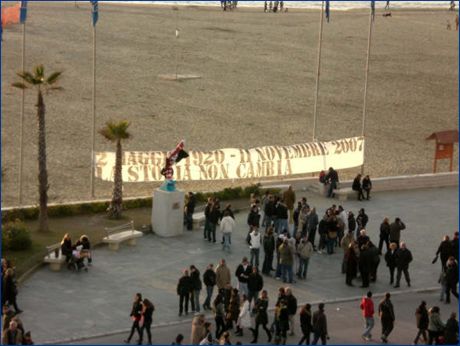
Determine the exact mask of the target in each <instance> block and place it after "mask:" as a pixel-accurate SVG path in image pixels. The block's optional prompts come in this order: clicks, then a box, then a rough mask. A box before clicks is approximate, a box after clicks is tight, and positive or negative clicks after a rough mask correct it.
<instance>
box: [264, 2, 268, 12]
mask: <svg viewBox="0 0 460 346" xmlns="http://www.w3.org/2000/svg"><path fill="white" fill-rule="evenodd" d="M267 11H268V2H267V1H265V2H264V12H267Z"/></svg>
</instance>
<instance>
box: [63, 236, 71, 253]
mask: <svg viewBox="0 0 460 346" xmlns="http://www.w3.org/2000/svg"><path fill="white" fill-rule="evenodd" d="M61 252H62V254H63V255H64V256H72V241H71V240H70V239H69V240H64V242H63V243H62V244H61Z"/></svg>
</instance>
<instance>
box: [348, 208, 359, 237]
mask: <svg viewBox="0 0 460 346" xmlns="http://www.w3.org/2000/svg"><path fill="white" fill-rule="evenodd" d="M355 230H356V219H355V214H353V212H352V211H349V212H348V232H354V231H355ZM357 236H359V232H358V233H357Z"/></svg>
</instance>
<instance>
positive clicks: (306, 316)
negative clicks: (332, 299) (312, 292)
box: [299, 304, 313, 345]
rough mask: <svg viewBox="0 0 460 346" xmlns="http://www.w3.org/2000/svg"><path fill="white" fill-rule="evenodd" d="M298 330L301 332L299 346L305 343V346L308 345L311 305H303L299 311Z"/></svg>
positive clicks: (310, 326)
mask: <svg viewBox="0 0 460 346" xmlns="http://www.w3.org/2000/svg"><path fill="white" fill-rule="evenodd" d="M299 315H300V329H301V330H302V338H301V339H300V341H299V345H302V343H303V342H304V341H305V344H306V345H309V344H310V334H311V332H312V328H313V327H312V324H311V305H310V304H305V306H304V307H302V309H301V310H300V314H299Z"/></svg>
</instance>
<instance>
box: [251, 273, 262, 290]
mask: <svg viewBox="0 0 460 346" xmlns="http://www.w3.org/2000/svg"><path fill="white" fill-rule="evenodd" d="M263 287H264V279H263V277H262V275H260V274H259V273H251V274H250V275H249V279H248V290H249V291H252V292H258V291H260V290H262V288H263Z"/></svg>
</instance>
